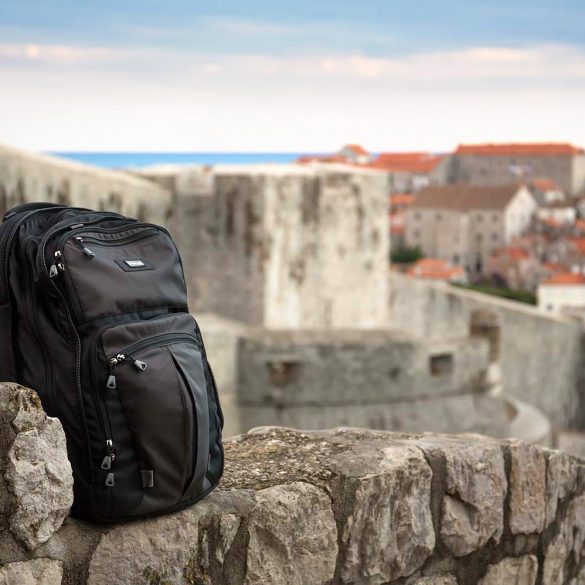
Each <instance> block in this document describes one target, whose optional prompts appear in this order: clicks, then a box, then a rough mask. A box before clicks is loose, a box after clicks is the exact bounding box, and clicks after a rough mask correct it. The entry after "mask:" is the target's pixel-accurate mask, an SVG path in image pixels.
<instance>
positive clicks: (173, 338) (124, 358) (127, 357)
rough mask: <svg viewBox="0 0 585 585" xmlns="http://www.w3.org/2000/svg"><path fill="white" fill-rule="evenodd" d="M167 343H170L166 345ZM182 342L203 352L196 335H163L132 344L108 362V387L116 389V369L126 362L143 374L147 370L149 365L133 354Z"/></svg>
mask: <svg viewBox="0 0 585 585" xmlns="http://www.w3.org/2000/svg"><path fill="white" fill-rule="evenodd" d="M165 341H168V342H170V343H166V344H165V343H164V342H165ZM180 341H185V342H188V343H192V344H193V345H195V347H197V349H199V351H201V348H200V347H199V343H198V342H197V338H196V337H195V336H194V335H191V334H189V333H161V334H160V335H155V336H154V337H151V338H149V339H145V340H143V341H139V342H138V343H134V344H132V345H131V346H130V347H129V348H127V349H125V350H124V352H123V353H118V354H116V355H114V356H111V357H110V358H108V360H107V361H108V364H109V366H110V375H109V376H108V381H107V383H106V387H107V388H109V389H110V390H115V389H116V387H117V383H116V376H115V375H114V368H115V367H116V366H119V365H120V364H123V363H124V362H127V363H131V364H132V365H133V366H134V367H135V368H136V369H137V370H138V371H141V372H143V371H144V370H146V368H147V367H148V364H147V363H146V362H143V361H141V360H137V359H136V358H134V357H133V356H132V354H133V353H138V352H139V351H143V350H145V349H148V348H150V347H164V345H171V343H172V342H180Z"/></svg>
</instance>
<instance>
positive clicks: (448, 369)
mask: <svg viewBox="0 0 585 585" xmlns="http://www.w3.org/2000/svg"><path fill="white" fill-rule="evenodd" d="M429 369H430V370H431V376H443V375H445V374H451V373H452V372H453V354H452V353H439V354H436V355H432V356H431V358H430V360H429Z"/></svg>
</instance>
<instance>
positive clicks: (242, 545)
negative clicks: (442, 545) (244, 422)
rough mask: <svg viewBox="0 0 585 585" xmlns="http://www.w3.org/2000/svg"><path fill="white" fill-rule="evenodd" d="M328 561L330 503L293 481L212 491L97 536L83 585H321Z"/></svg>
mask: <svg viewBox="0 0 585 585" xmlns="http://www.w3.org/2000/svg"><path fill="white" fill-rule="evenodd" d="M336 558H337V529H336V525H335V518H334V517H333V511H332V509H331V500H330V499H329V497H328V496H327V495H326V494H325V492H323V490H321V489H319V488H316V487H314V486H311V485H309V484H306V483H300V482H298V483H292V484H287V485H283V486H275V487H270V488H266V489H263V490H259V491H258V492H256V493H254V492H251V491H238V492H237V493H235V492H231V494H230V498H229V499H228V498H226V494H222V493H215V494H212V495H211V496H210V497H209V498H208V499H206V500H205V501H204V502H201V504H199V505H198V506H195V507H193V508H190V509H189V510H186V511H185V512H183V513H182V514H175V515H172V516H168V517H162V518H157V519H153V520H148V521H146V522H142V523H139V524H133V525H130V526H119V527H116V528H114V529H113V530H112V531H110V532H109V533H108V534H106V535H104V536H103V537H102V539H101V541H100V543H99V545H98V547H97V549H96V551H95V553H94V555H93V558H92V560H91V564H90V568H89V580H88V583H89V584H90V585H98V584H101V583H104V582H107V583H109V584H112V585H113V584H116V585H117V584H120V585H122V584H133V583H136V584H142V583H144V582H145V580H146V583H160V584H161V585H162V584H163V583H164V584H166V585H169V584H173V585H174V584H177V585H182V584H184V583H188V584H197V585H198V584H200V583H210V582H211V583H226V584H228V583H242V582H243V583H245V584H247V585H256V584H258V585H272V584H273V585H289V584H290V585H296V584H298V583H306V584H307V585H313V584H314V585H324V584H325V583H328V582H329V581H330V580H331V579H332V578H333V574H334V571H335V561H336ZM210 579H211V581H210Z"/></svg>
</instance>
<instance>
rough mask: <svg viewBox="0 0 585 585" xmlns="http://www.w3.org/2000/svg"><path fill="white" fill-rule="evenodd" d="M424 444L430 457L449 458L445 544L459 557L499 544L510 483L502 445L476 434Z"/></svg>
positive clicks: (443, 526) (444, 507) (443, 527)
mask: <svg viewBox="0 0 585 585" xmlns="http://www.w3.org/2000/svg"><path fill="white" fill-rule="evenodd" d="M422 444H423V447H422V448H423V449H425V452H427V455H428V456H435V457H442V458H444V461H445V476H446V478H445V479H446V493H445V495H444V497H443V501H442V507H441V509H442V518H441V540H442V542H443V544H444V545H445V546H446V547H447V548H448V549H449V550H450V551H451V552H452V553H453V555H455V556H456V557H462V556H465V555H468V554H469V553H471V552H472V551H474V550H477V549H478V548H480V547H482V546H484V545H485V544H487V543H488V542H493V543H496V544H497V543H498V542H499V541H500V538H501V536H502V533H503V530H504V501H505V498H506V493H507V486H508V482H507V480H506V472H505V468H504V455H503V451H502V448H501V445H500V444H499V443H497V442H496V441H489V440H479V439H478V438H477V437H473V436H467V437H466V438H464V439H462V440H459V441H450V440H446V441H442V440H441V439H438V440H437V441H436V442H433V441H422Z"/></svg>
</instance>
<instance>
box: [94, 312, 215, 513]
mask: <svg viewBox="0 0 585 585" xmlns="http://www.w3.org/2000/svg"><path fill="white" fill-rule="evenodd" d="M177 324H180V326H179V327H177ZM165 330H166V331H167V332H165ZM153 331H157V332H155V333H153ZM169 331H172V332H169ZM149 332H150V334H149ZM101 349H102V351H103V358H105V361H103V362H102V363H103V368H102V369H103V373H102V375H101V376H100V378H101V380H100V385H101V389H100V392H101V394H102V396H103V398H104V406H105V411H106V416H107V417H108V418H109V417H117V419H118V420H117V421H115V422H114V424H112V425H111V426H112V427H113V428H114V435H115V429H116V428H127V429H128V431H129V437H130V440H131V443H132V445H131V450H132V453H123V452H122V451H123V449H128V445H127V444H124V440H122V444H118V442H117V439H116V437H115V436H112V437H111V440H112V443H113V449H112V452H113V458H111V459H110V460H109V461H108V460H107V459H106V464H105V466H104V465H102V469H103V482H104V485H105V486H106V487H107V488H110V489H111V490H112V494H113V495H112V498H113V500H114V502H115V500H116V492H117V490H116V486H117V484H118V482H117V475H118V472H120V473H121V477H122V478H123V480H122V481H124V478H125V477H127V476H128V475H132V476H133V477H132V478H131V485H132V486H134V487H133V489H136V486H138V487H139V489H140V490H141V491H142V497H141V498H140V500H141V503H140V504H139V506H138V508H137V509H136V510H135V512H134V513H135V514H136V515H141V514H148V513H149V512H151V511H154V510H160V509H164V508H169V507H172V506H175V505H177V504H179V503H180V502H181V501H183V500H186V499H190V498H192V497H194V496H196V495H198V494H202V493H203V492H204V491H205V490H206V489H207V488H208V487H209V482H208V480H207V478H206V472H207V465H208V459H209V407H208V394H207V383H206V376H205V366H204V358H203V355H202V351H201V348H200V346H199V342H198V340H197V337H196V336H195V322H194V320H193V318H192V317H191V316H190V315H186V314H176V315H172V316H167V317H164V318H159V319H153V320H150V321H140V322H134V323H127V324H123V325H117V326H114V327H111V328H109V329H107V330H106V331H105V332H104V333H103V335H102V336H101ZM121 423H122V424H121ZM126 443H127V440H126ZM107 456H108V455H107V454H106V457H107ZM125 462H126V468H124V465H125ZM119 487H120V486H119ZM123 487H124V488H125V487H126V486H122V487H120V489H123ZM128 487H129V486H128ZM121 497H122V498H124V495H122V496H121Z"/></svg>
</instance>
